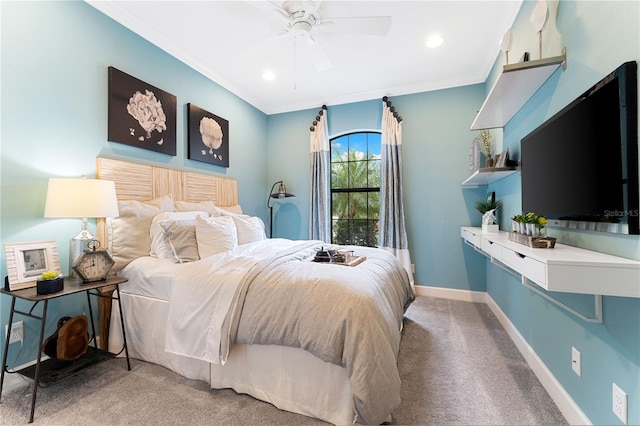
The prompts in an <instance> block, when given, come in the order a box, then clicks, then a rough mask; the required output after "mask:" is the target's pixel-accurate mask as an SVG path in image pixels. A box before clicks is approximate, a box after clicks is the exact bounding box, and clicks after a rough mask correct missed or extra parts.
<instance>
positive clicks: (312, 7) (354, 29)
mask: <svg viewBox="0 0 640 426" xmlns="http://www.w3.org/2000/svg"><path fill="white" fill-rule="evenodd" d="M250 3H251V4H252V5H253V6H255V7H258V8H260V9H265V7H267V8H268V9H269V10H270V11H272V12H275V13H276V15H277V16H278V17H279V21H280V22H279V23H278V27H282V26H284V27H283V28H282V29H281V30H280V31H278V32H276V33H275V34H271V35H270V36H268V37H267V38H265V39H263V40H261V41H259V42H258V43H256V44H254V45H252V46H250V47H249V48H247V49H244V50H243V51H242V53H243V54H247V53H249V52H253V51H255V50H256V49H258V48H260V47H262V46H264V45H266V44H268V43H272V42H274V41H275V40H277V39H281V38H283V37H290V36H293V38H294V51H295V46H296V44H298V45H301V46H306V48H307V50H308V51H309V54H310V57H311V60H312V62H313V64H314V66H315V68H316V70H317V71H324V70H327V69H329V68H331V67H332V66H333V65H332V63H331V60H330V59H329V56H328V55H327V52H326V51H325V49H324V48H323V47H322V45H321V44H320V41H319V40H318V38H319V33H320V32H322V31H325V30H326V31H333V32H341V33H351V34H362V35H377V36H384V35H386V34H387V33H388V32H389V29H390V28H391V17H390V16H363V17H355V16H354V17H323V16H322V13H321V11H320V6H321V4H322V1H321V0H317V1H312V0H286V1H285V2H284V3H282V5H281V6H280V5H278V4H277V3H276V2H274V1H268V2H250Z"/></svg>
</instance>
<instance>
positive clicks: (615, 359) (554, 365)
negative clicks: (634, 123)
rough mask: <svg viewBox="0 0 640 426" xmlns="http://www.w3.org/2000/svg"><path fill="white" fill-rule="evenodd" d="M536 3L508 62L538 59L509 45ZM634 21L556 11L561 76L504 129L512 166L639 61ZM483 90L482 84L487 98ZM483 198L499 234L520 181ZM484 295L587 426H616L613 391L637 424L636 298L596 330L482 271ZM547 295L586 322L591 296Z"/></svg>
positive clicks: (635, 243) (608, 13)
mask: <svg viewBox="0 0 640 426" xmlns="http://www.w3.org/2000/svg"><path fill="white" fill-rule="evenodd" d="M534 4H535V2H525V4H524V6H523V8H522V10H521V13H520V15H519V16H518V18H517V21H516V24H515V25H514V27H513V35H514V46H513V49H514V50H513V54H512V55H511V56H510V57H516V58H518V57H520V56H521V54H522V52H523V51H525V50H529V51H530V52H532V53H533V52H537V47H535V46H536V45H533V46H531V45H529V46H525V45H523V44H522V43H517V42H516V40H518V38H519V35H521V34H526V33H527V32H530V31H531V30H530V26H529V22H528V18H529V15H530V14H531V11H532V8H533V6H534ZM639 17H640V3H638V2H576V1H569V2H565V1H562V2H560V4H559V7H558V20H557V23H558V24H557V27H558V30H559V32H560V34H561V35H562V42H563V43H562V44H561V45H562V46H566V47H567V63H568V67H567V69H566V71H564V72H563V71H561V70H558V71H556V73H555V74H554V75H553V76H552V77H551V79H550V80H549V81H547V83H546V84H545V85H544V86H543V87H542V89H541V90H540V91H538V92H537V93H536V95H535V96H534V97H533V98H532V99H531V100H530V102H529V103H527V105H525V107H524V108H523V109H522V110H521V111H520V113H519V114H517V115H516V116H515V117H514V118H513V119H512V120H511V121H510V122H509V123H508V125H507V126H506V127H505V129H504V134H503V140H504V144H505V147H508V148H509V150H510V153H513V154H515V155H514V156H515V158H518V159H519V158H520V154H519V151H520V149H519V145H520V139H521V138H522V137H524V136H526V135H527V134H528V133H529V132H530V131H532V130H533V129H535V128H536V127H537V126H539V125H540V124H542V123H543V122H544V121H545V120H546V119H548V118H549V117H551V116H552V115H553V114H555V113H556V112H557V111H559V110H560V109H562V108H563V107H564V106H565V105H567V104H568V103H570V102H571V101H572V100H573V99H575V98H576V97H577V96H579V95H580V94H582V93H583V92H584V91H585V90H587V89H588V88H589V87H591V86H592V85H593V84H595V83H596V82H598V81H599V80H600V79H601V78H603V77H604V76H605V75H607V74H608V73H610V72H611V71H613V70H614V69H615V68H617V67H618V66H619V65H620V64H622V63H623V62H626V61H630V60H636V61H637V60H638V59H640V31H639V29H638V28H639V25H640V19H639ZM543 40H544V38H543ZM559 53H560V52H559V51H558V52H555V53H554V54H559ZM536 57H537V56H536ZM501 60H502V58H498V61H497V64H496V66H495V68H494V72H493V73H492V77H491V79H494V78H495V76H496V75H497V73H498V72H499V70H500V69H501V66H502V63H501ZM491 85H492V83H488V84H487V90H489V89H490V87H491ZM639 111H640V109H639ZM489 189H490V190H492V191H496V195H497V196H498V198H500V199H502V200H503V201H504V202H505V206H504V213H505V214H504V215H503V216H502V223H501V225H502V228H503V229H509V226H510V225H509V224H508V223H507V219H508V218H509V217H511V216H513V215H514V214H516V213H519V212H520V210H521V200H522V199H521V193H520V175H519V174H516V175H512V176H510V177H508V178H506V179H504V180H502V181H499V182H497V183H496V184H493V185H490V187H489ZM549 233H550V235H551V236H555V237H557V238H558V240H559V242H562V243H566V244H570V245H574V246H578V247H582V248H586V249H590V250H596V251H601V252H605V253H609V254H614V255H618V256H623V257H627V258H632V259H640V237H638V236H622V235H618V236H616V235H613V234H603V233H596V232H588V231H564V232H560V231H558V230H554V229H551V230H550V232H549ZM610 284H611V285H615V283H610ZM639 285H640V283H639ZM487 291H488V293H489V294H490V295H491V297H492V298H493V299H494V300H495V301H496V302H497V303H498V305H499V306H500V308H501V309H502V310H503V311H504V312H505V313H506V314H507V316H508V317H509V319H510V320H511V321H512V322H513V323H514V324H515V326H516V327H517V328H518V330H519V332H520V334H522V336H523V337H524V338H525V339H526V340H527V342H528V343H529V345H531V346H532V347H533V349H534V350H535V351H536V353H537V354H538V355H539V356H540V358H542V360H543V361H544V363H545V364H546V366H547V367H548V368H549V369H550V370H551V372H552V373H553V375H554V376H555V377H556V378H557V379H558V381H559V382H560V383H561V384H562V386H563V387H564V388H565V389H566V390H567V391H568V392H569V393H570V395H571V397H572V398H573V399H574V400H575V402H576V403H577V404H578V405H579V406H580V408H581V409H582V410H583V412H584V413H585V414H586V415H587V416H588V418H589V419H590V420H591V421H592V422H593V423H594V424H613V425H615V424H621V422H620V420H618V418H617V417H615V415H614V414H613V413H612V412H611V390H612V383H613V382H615V383H616V384H617V385H618V386H620V387H621V388H622V389H623V390H624V391H625V392H626V393H627V394H628V403H629V409H628V414H629V419H628V422H629V424H638V423H640V299H631V298H621V297H604V298H603V299H604V300H603V313H604V323H603V324H587V323H585V322H584V321H582V320H580V319H579V318H576V317H575V316H572V315H571V314H568V313H566V312H565V311H563V310H561V309H559V308H557V307H556V306H555V305H553V304H551V303H549V302H547V301H545V300H544V299H543V298H541V297H539V296H537V295H535V294H534V293H532V292H531V291H529V290H527V289H525V288H524V287H522V286H521V285H520V283H519V281H518V280H516V279H514V278H512V277H511V276H510V275H508V274H506V273H504V272H502V271H501V270H500V269H498V268H496V267H494V266H491V265H490V264H488V266H487ZM553 296H555V297H558V298H561V299H562V301H564V302H565V303H567V304H569V305H570V306H572V307H574V308H575V309H577V310H579V311H580V312H583V313H585V314H587V315H589V314H592V313H593V298H592V297H591V298H589V297H587V296H584V295H568V294H564V295H563V294H553ZM572 346H574V347H576V348H577V349H578V350H579V351H580V352H581V354H582V377H578V376H577V375H575V374H574V373H573V371H572V370H571V347H572Z"/></svg>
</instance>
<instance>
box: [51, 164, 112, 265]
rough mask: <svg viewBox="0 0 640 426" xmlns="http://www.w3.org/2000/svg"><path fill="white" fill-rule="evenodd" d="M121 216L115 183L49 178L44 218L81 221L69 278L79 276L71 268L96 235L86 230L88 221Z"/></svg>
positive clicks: (71, 247) (70, 257) (73, 248)
mask: <svg viewBox="0 0 640 426" xmlns="http://www.w3.org/2000/svg"><path fill="white" fill-rule="evenodd" d="M116 216H118V199H117V198H116V186H115V183H114V182H113V181H110V180H102V179H86V178H85V177H84V176H83V177H82V178H80V179H74V178H50V179H49V186H48V188H47V201H46V203H45V208H44V217H47V218H82V230H81V231H80V233H79V234H78V235H76V236H75V237H73V238H72V239H71V245H70V250H69V262H70V263H69V275H70V276H76V273H75V272H74V271H73V269H72V266H73V264H74V263H75V261H76V260H77V259H78V258H79V257H80V255H82V253H83V252H84V251H85V250H86V249H87V243H88V242H89V241H91V240H93V239H95V236H94V235H92V234H91V232H89V230H88V229H87V218H89V217H91V218H105V217H116Z"/></svg>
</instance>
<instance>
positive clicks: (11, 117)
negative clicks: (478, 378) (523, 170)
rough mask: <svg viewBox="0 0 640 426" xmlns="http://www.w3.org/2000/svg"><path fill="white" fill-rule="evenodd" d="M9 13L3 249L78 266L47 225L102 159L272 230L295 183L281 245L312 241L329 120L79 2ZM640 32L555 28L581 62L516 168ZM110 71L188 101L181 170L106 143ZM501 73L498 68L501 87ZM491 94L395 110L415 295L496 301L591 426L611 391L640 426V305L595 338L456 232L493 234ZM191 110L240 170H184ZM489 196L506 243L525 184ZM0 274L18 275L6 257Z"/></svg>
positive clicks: (620, 26) (603, 416)
mask: <svg viewBox="0 0 640 426" xmlns="http://www.w3.org/2000/svg"><path fill="white" fill-rule="evenodd" d="M0 7H1V12H2V14H1V15H2V17H1V19H2V22H1V31H2V33H1V36H2V51H1V54H2V58H1V59H2V75H1V78H2V80H1V83H2V103H1V109H2V116H1V120H2V122H1V124H2V126H1V132H0V150H1V161H0V177H1V182H0V185H1V194H0V203H1V206H0V213H1V221H0V226H1V228H0V232H1V234H0V240H1V243H2V244H4V243H5V242H10V241H11V242H14V241H32V240H39V239H55V240H56V241H57V243H58V246H59V247H60V249H61V260H62V262H63V265H66V264H67V261H68V258H67V256H68V255H67V253H66V248H67V247H68V239H69V237H70V236H71V235H73V234H75V233H76V232H77V231H78V228H79V223H78V221H72V220H46V219H43V218H42V213H43V209H44V199H45V192H46V184H47V179H48V178H49V177H52V176H79V175H82V174H86V175H88V176H92V175H93V174H94V173H95V166H94V161H95V157H96V156H100V155H102V156H109V157H114V158H124V159H131V160H134V161H135V160H139V161H143V162H149V163H153V164H159V165H167V166H171V167H178V168H184V169H197V170H211V171H212V172H214V173H220V174H225V175H226V176H230V177H233V178H236V179H238V181H239V184H240V197H241V198H240V202H241V204H242V205H243V207H244V208H245V210H246V211H247V212H248V213H250V214H255V215H258V216H261V217H262V218H263V219H265V221H266V222H268V218H269V216H268V210H267V207H266V201H267V199H266V194H267V191H268V190H269V188H271V184H272V183H273V182H275V181H277V180H281V179H283V180H284V181H285V183H286V184H287V188H288V190H289V192H292V193H294V194H296V198H292V199H288V200H287V202H286V203H278V204H277V205H276V207H275V208H274V214H275V225H274V236H280V237H287V238H307V236H308V233H307V227H308V215H309V189H308V188H309V148H308V147H309V130H308V129H309V126H310V125H311V122H312V121H313V119H314V117H315V115H316V114H317V111H318V110H315V109H314V110H305V111H297V112H292V113H287V114H277V115H273V116H269V117H267V116H265V115H264V114H262V113H261V112H259V111H257V110H256V109H254V108H252V107H251V106H249V105H248V104H246V103H245V102H243V101H241V100H239V99H238V98H237V97H235V96H233V95H232V94H230V93H228V92H227V91H226V90H224V89H222V88H220V87H219V86H218V85H216V84H214V83H211V82H210V81H208V80H207V79H205V78H204V77H202V76H201V75H200V74H198V73H197V72H195V71H193V70H192V69H190V68H188V67H187V66H185V65H184V64H182V63H181V62H179V61H177V60H175V59H173V58H171V57H170V56H169V55H167V54H166V53H164V52H163V51H161V50H159V49H157V48H155V47H154V46H152V45H151V44H149V43H148V42H146V41H144V40H143V39H141V38H140V37H138V36H136V35H134V34H133V33H131V32H130V31H128V30H126V29H124V28H122V27H121V26H120V25H118V24H116V23H115V22H113V21H111V20H110V19H109V18H107V17H105V16H103V15H101V14H100V13H98V12H97V11H95V10H94V9H93V8H91V7H90V6H88V5H86V4H84V3H82V2H42V3H32V2H22V3H20V2H7V1H3V2H0ZM532 7H533V2H525V5H524V6H523V10H522V12H521V14H520V16H519V17H518V21H517V23H516V26H515V27H514V50H513V52H514V53H513V54H512V57H519V55H520V54H521V53H516V49H517V47H518V39H519V34H521V33H523V32H530V31H531V30H530V29H529V24H528V16H529V14H530V12H531V9H532ZM638 16H639V10H638V3H637V2H625V3H616V5H615V7H613V6H612V5H611V2H573V1H572V2H562V3H561V5H560V8H559V19H558V27H559V29H560V32H561V33H562V36H563V38H564V43H563V44H565V45H566V46H567V48H568V55H569V68H568V69H567V71H565V72H564V73H560V72H558V73H556V74H555V75H554V76H553V77H552V79H551V81H549V82H548V83H547V84H546V85H545V87H544V88H543V90H542V91H540V92H539V93H538V94H537V95H536V96H535V97H534V98H533V99H532V101H531V102H530V103H529V104H528V105H527V106H526V107H525V108H524V109H523V110H522V112H521V113H520V114H519V115H517V116H516V117H515V119H514V120H512V122H511V123H509V125H508V126H507V127H506V129H505V132H504V143H505V147H507V146H508V147H509V148H510V149H511V151H512V152H513V153H514V155H516V156H517V153H518V152H519V149H518V144H519V140H520V138H521V137H522V136H524V135H525V134H527V133H528V132H529V131H531V130H532V129H534V128H535V127H536V126H538V125H539V124H540V123H542V122H543V121H544V120H545V119H546V118H548V117H550V116H551V115H553V113H554V112H556V111H558V110H559V109H561V108H562V107H563V106H564V105H566V104H567V103H568V102H570V101H571V100H572V99H573V98H574V97H575V96H576V95H578V94H580V93H582V91H584V89H586V88H588V87H589V86H591V85H592V84H593V83H595V82H597V81H598V80H599V79H600V78H602V77H603V76H604V75H605V74H607V73H608V72H609V71H611V70H612V69H614V68H615V67H616V66H617V65H619V64H620V63H622V62H624V61H626V60H631V59H638V55H639V52H640V49H639V46H638V40H639V38H640V37H639V34H638ZM528 50H533V49H528ZM109 65H113V66H115V67H117V68H119V69H121V70H123V71H125V72H127V73H129V74H132V75H134V76H136V77H138V78H141V79H143V80H145V81H147V82H149V83H150V84H153V85H155V86H157V87H160V88H162V89H164V90H166V91H168V92H170V93H173V94H175V95H176V96H177V97H178V106H179V108H178V155H177V156H176V157H169V156H165V155H161V154H154V153H151V152H148V151H143V150H137V149H134V148H130V147H127V146H124V145H119V144H114V143H110V142H107V141H106V134H107V128H106V116H107V110H106V108H107V67H108V66H109ZM500 65H501V64H500V58H499V59H498V61H497V63H496V66H495V68H494V71H493V72H492V75H491V77H490V81H492V80H493V79H494V78H495V76H496V75H497V73H498V72H499V71H498V69H499V67H500ZM490 87H491V82H490V83H488V84H487V85H486V86H485V85H474V86H469V87H462V88H455V89H448V90H441V91H434V92H428V93H419V94H414V95H407V96H398V97H394V98H392V99H391V100H392V102H393V103H394V105H396V106H397V108H398V110H399V112H400V114H401V115H402V116H403V117H404V124H403V154H404V166H405V169H404V173H405V175H404V182H405V202H406V206H405V208H406V220H407V228H408V232H409V240H410V248H411V252H412V260H413V263H415V266H416V274H415V279H416V284H418V285H427V286H436V287H447V288H453V289H463V290H475V291H484V290H485V289H486V290H487V291H488V292H489V294H490V295H491V297H492V298H493V299H494V300H495V301H496V302H497V303H498V304H499V306H500V307H501V309H502V310H503V311H504V312H505V313H506V314H507V315H508V316H509V318H510V319H511V321H512V322H513V323H514V324H515V325H516V326H517V327H518V329H519V331H520V333H521V334H522V335H523V336H524V337H525V338H526V339H527V341H528V342H529V344H530V345H531V346H532V347H533V348H534V349H535V350H536V352H537V353H538V355H540V357H541V358H542V359H543V361H544V362H545V364H546V365H547V367H548V368H549V369H550V370H551V371H552V373H553V374H554V375H555V376H556V378H557V379H558V380H559V381H560V383H561V384H562V385H563V386H564V388H565V389H566V390H567V391H568V392H569V393H570V395H571V396H572V398H573V399H574V400H575V401H576V402H577V403H578V404H579V406H580V407H581V408H582V410H583V411H584V412H585V413H586V414H587V416H589V418H590V419H591V420H592V421H593V422H594V423H601V424H619V422H618V420H617V418H615V417H614V416H613V414H612V413H611V383H612V382H616V383H617V384H618V385H620V387H622V389H624V390H625V391H626V392H627V393H628V394H629V422H630V423H640V414H638V413H639V411H640V407H639V405H638V400H639V399H640V397H639V395H640V389H639V388H640V386H639V384H638V377H639V375H640V372H639V370H638V364H639V361H638V359H639V358H640V349H639V346H640V343H639V337H638V335H639V332H638V324H639V323H640V317H639V315H640V302H639V301H638V299H625V298H615V297H605V298H604V316H605V322H604V324H602V325H585V324H584V323H583V322H581V320H579V319H576V318H574V317H572V316H571V315H569V314H567V313H565V312H564V311H562V310H559V309H557V308H556V307H555V306H554V305H551V304H549V303H547V302H545V301H544V299H542V298H540V297H539V296H537V295H535V294H532V293H531V292H529V291H528V290H526V289H523V288H522V287H521V286H520V284H519V283H518V282H517V281H516V280H514V279H512V278H511V277H510V276H509V275H507V274H505V273H503V272H502V271H500V270H498V269H496V268H494V267H493V266H491V265H490V264H487V263H486V262H485V260H484V258H483V257H482V256H480V255H478V254H476V253H474V252H473V250H470V249H469V248H467V247H466V246H464V244H463V243H462V240H461V238H460V236H459V227H460V226H464V225H479V224H480V217H479V214H478V213H477V212H476V211H475V210H474V208H473V205H474V202H475V201H476V200H479V199H481V198H482V197H483V196H484V194H485V190H484V189H471V190H469V189H467V190H461V188H460V182H461V181H462V180H464V179H465V178H466V177H467V176H468V174H469V170H468V159H469V157H468V154H469V147H470V145H471V142H472V139H473V137H474V136H475V134H474V133H472V132H470V131H469V130H468V129H469V125H470V123H471V121H472V120H473V118H474V116H475V113H476V111H477V109H478V108H479V107H480V105H481V104H482V101H483V99H484V96H485V92H486V91H487V90H488V89H489V88H490ZM187 102H193V103H195V104H197V105H199V106H201V107H203V108H205V109H207V110H209V111H211V112H213V113H215V114H218V115H220V116H222V117H224V118H226V119H228V120H229V121H230V125H231V132H230V133H231V167H230V168H229V169H223V168H218V167H214V166H209V165H205V164H203V163H196V162H192V161H189V160H186V128H185V125H184V123H185V121H184V120H185V117H186V114H185V109H184V105H185V104H186V103H187ZM319 108H320V105H318V109H319ZM380 115H381V101H380V100H372V101H369V102H360V103H354V104H348V105H339V106H329V119H330V134H331V135H332V136H333V135H337V134H341V133H344V132H348V131H353V130H372V129H379V126H380ZM497 138H498V140H500V139H502V136H501V135H498V136H497ZM489 190H494V191H496V193H497V194H498V197H499V198H500V199H502V200H503V201H504V202H505V214H504V215H502V219H503V223H502V225H503V228H504V227H505V226H506V222H505V221H504V219H505V218H507V217H509V216H510V215H512V214H514V213H515V212H517V211H519V209H520V202H521V198H520V181H519V175H514V176H513V177H511V178H507V179H505V180H503V181H501V182H499V183H498V184H495V185H492V186H491V187H490V188H489ZM92 227H93V224H92ZM559 237H560V238H561V239H562V241H565V242H570V243H572V244H575V245H578V246H582V247H586V248H590V249H599V250H602V251H606V252H609V253H613V254H618V255H623V256H626V257H632V258H636V259H638V258H640V253H639V250H640V248H639V247H638V246H639V244H638V243H639V241H638V237H624V236H617V237H612V236H604V235H592V234H590V233H587V232H573V233H566V234H564V235H562V236H560V235H559ZM0 273H1V276H2V277H3V276H4V275H6V266H5V262H4V253H2V261H1V262H0ZM0 300H1V308H2V313H1V315H0V323H1V324H2V325H4V324H6V322H7V318H8V312H7V310H8V306H9V298H8V297H6V296H2V297H0ZM563 300H566V301H567V302H568V303H570V304H572V305H574V306H576V307H577V308H579V309H581V310H586V311H588V310H589V309H590V301H589V300H588V299H585V298H584V297H580V296H577V295H570V296H568V297H567V296H566V295H565V296H564V299H563ZM82 303H83V299H82V298H65V299H61V300H57V301H56V302H55V303H54V310H53V313H52V315H51V316H50V318H52V320H51V321H52V322H51V324H49V328H50V329H51V328H52V327H53V321H54V320H53V318H57V317H59V316H60V315H61V314H63V313H64V314H71V315H73V314H76V313H80V312H81V311H82V310H83V309H84V307H83V306H82ZM587 313H588V312H587ZM25 324H26V331H25V334H26V336H27V340H26V342H25V343H26V347H25V349H24V350H23V352H22V355H21V356H20V358H18V359H17V362H16V363H17V364H20V363H21V362H26V361H29V360H32V359H34V358H35V343H34V336H35V335H36V330H35V327H36V324H35V323H34V322H33V321H26V322H25ZM1 335H2V337H4V332H3V333H1ZM3 341H4V339H3ZM572 345H573V346H576V347H577V348H578V349H579V350H580V351H581V352H582V356H583V358H582V363H583V376H582V378H578V377H577V376H575V375H574V374H573V373H572V372H571V369H570V352H571V351H570V349H571V346H572ZM15 346H17V345H12V346H11V352H10V355H9V360H10V361H12V360H14V358H15V352H16V351H15V348H14V347H15Z"/></svg>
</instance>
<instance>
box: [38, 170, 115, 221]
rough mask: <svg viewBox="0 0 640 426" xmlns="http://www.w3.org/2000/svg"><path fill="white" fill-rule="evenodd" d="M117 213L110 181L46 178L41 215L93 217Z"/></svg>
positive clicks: (113, 187)
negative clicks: (47, 185)
mask: <svg viewBox="0 0 640 426" xmlns="http://www.w3.org/2000/svg"><path fill="white" fill-rule="evenodd" d="M116 216H118V199H117V198H116V186H115V183H114V182H113V181H110V180H102V179H84V178H82V179H69V178H50V179H49V187H48V188H47V202H46V204H45V208H44V217H65V218H74V217H81V218H88V217H91V218H96V217H116Z"/></svg>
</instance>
